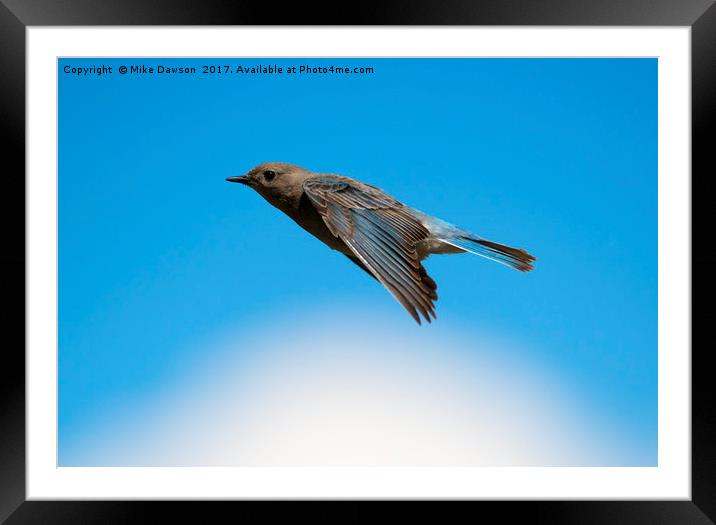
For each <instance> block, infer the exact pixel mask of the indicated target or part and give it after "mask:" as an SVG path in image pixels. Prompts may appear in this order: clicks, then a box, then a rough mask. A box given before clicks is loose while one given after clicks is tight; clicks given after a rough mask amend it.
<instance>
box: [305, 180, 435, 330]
mask: <svg viewBox="0 0 716 525" xmlns="http://www.w3.org/2000/svg"><path fill="white" fill-rule="evenodd" d="M303 189H304V191H305V193H306V195H307V196H308V198H309V199H310V201H311V203H312V204H313V205H314V207H315V208H316V210H318V212H319V214H320V215H321V217H322V218H323V221H324V222H325V223H326V226H327V227H328V229H329V230H330V232H331V233H332V234H333V235H335V236H336V237H338V238H340V239H341V240H342V241H343V242H344V243H345V244H346V245H347V246H348V247H349V248H350V250H351V251H352V252H353V254H354V255H355V256H356V257H357V258H358V259H359V260H360V261H361V262H362V263H363V264H364V265H365V266H366V268H367V269H368V271H369V272H370V273H371V274H373V276H375V278H376V279H378V281H380V282H381V283H382V284H383V286H385V288H386V289H387V290H388V291H389V292H390V293H391V294H392V295H393V297H395V299H396V300H397V301H398V302H399V303H400V304H401V305H403V307H404V308H405V309H406V310H407V311H408V313H410V315H411V316H412V317H413V318H414V319H415V320H416V321H417V322H418V323H420V320H421V316H422V317H423V318H424V319H425V320H426V321H428V322H430V321H431V319H432V318H435V306H434V304H433V301H435V300H437V293H436V289H437V285H436V284H435V281H433V280H432V279H431V278H430V276H428V274H427V272H426V271H425V268H423V266H422V264H420V259H419V256H418V254H417V250H416V244H417V243H418V242H420V241H422V240H425V239H427V238H428V237H429V235H430V233H429V232H428V230H427V229H426V228H425V226H423V224H422V223H421V222H420V221H419V220H418V219H417V218H416V217H414V216H413V215H411V214H410V213H409V212H408V211H407V210H406V209H405V207H404V206H403V205H402V204H401V203H400V202H398V201H397V200H395V199H394V198H393V197H391V196H390V195H387V194H386V193H384V192H383V191H382V190H380V189H378V188H376V187H374V186H369V185H367V184H363V183H361V182H358V181H355V180H352V179H349V178H347V177H340V176H338V175H321V176H318V177H312V178H310V179H308V180H306V181H305V182H304V184H303Z"/></svg>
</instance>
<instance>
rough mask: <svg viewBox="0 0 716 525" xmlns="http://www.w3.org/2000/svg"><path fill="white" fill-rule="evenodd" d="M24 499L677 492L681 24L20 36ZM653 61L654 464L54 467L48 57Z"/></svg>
mask: <svg viewBox="0 0 716 525" xmlns="http://www.w3.org/2000/svg"><path fill="white" fill-rule="evenodd" d="M27 43H28V47H27V49H28V54H27V97H28V99H27V100H28V102H27V123H28V124H27V125H28V129H27V137H28V147H27V199H28V201H27V235H28V237H27V254H26V255H27V261H28V266H27V270H28V274H27V275H28V279H27V374H28V377H27V403H28V414H27V445H28V446H27V452H28V455H27V473H28V476H27V483H28V486H27V497H28V499H30V500H37V499H93V498H94V499H113V498H115V499H186V498H194V499H236V498H246V499H257V498H282V499H286V498H321V499H326V498H370V499H378V498H401V499H406V498H456V499H457V498H459V499H650V498H653V499H690V495H691V487H690V413H691V407H690V364H691V357H690V286H691V281H690V263H691V261H690V253H691V246H690V238H691V235H690V169H691V168H690V148H691V142H690V129H691V122H690V110H691V108H690V88H691V86H690V74H691V72H690V29H689V28H604V27H589V28H566V27H564V28H496V27H490V28H480V27H470V28H465V27H457V28H449V29H448V28H409V27H401V28H387V27H384V28H363V27H361V28H340V29H338V28H229V27H212V28H171V29H168V28H150V27H143V28H136V27H132V28H117V27H113V28H60V27H57V28H52V27H41V28H39V27H35V28H33V27H31V28H28V32H27ZM60 56H75V57H79V56H83V57H84V56H97V57H104V56H106V57H110V56H116V57H129V56H137V57H146V56H154V57H164V56H166V57H172V56H175V57H191V56H211V57H215V56H216V57H218V56H231V57H241V56H248V57H272V56H281V57H287V56H292V57H383V56H391V57H410V56H413V57H414V56H425V57H435V56H472V57H477V56H480V57H490V56H501V57H507V56H522V57H524V56H554V57H559V56H580V57H594V56H599V57H605V56H609V57H616V56H630V57H644V56H649V57H658V58H659V74H658V78H659V119H658V123H659V124H658V125H659V139H658V140H659V250H658V251H659V309H658V311H659V360H658V366H659V394H658V401H659V411H658V414H659V416H658V417H659V425H658V428H659V463H658V467H650V468H645V467H632V468H623V467H598V468H582V467H579V468H577V467H551V468H542V467H539V468H537V467H530V468H522V467H457V468H452V467H451V468H443V467H429V468H418V467H409V468H377V467H355V468H338V467H324V468H303V467H287V468H277V467H271V468H259V467H244V468H241V467H210V468H180V467H169V468H159V467H153V468H99V467H92V468H79V467H66V468H58V467H57V453H56V451H57V160H56V159H57V98H56V93H57V57H60Z"/></svg>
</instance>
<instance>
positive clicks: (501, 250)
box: [440, 235, 537, 272]
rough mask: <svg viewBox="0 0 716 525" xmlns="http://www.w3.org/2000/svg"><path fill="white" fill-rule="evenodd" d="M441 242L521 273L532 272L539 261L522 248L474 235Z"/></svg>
mask: <svg viewBox="0 0 716 525" xmlns="http://www.w3.org/2000/svg"><path fill="white" fill-rule="evenodd" d="M440 240H441V241H443V242H446V243H448V244H451V245H452V246H455V247H457V248H461V249H463V250H465V251H467V252H470V253H474V254H475V255H481V256H482V257H487V258H488V259H491V260H493V261H497V262H499V263H502V264H506V265H507V266H511V267H512V268H515V269H516V270H519V271H521V272H529V271H531V270H532V269H533V268H534V267H533V266H532V263H533V262H534V261H536V260H537V259H536V258H535V257H534V256H532V255H530V254H529V253H527V252H526V251H525V250H523V249H521V248H513V247H511V246H506V245H504V244H498V243H496V242H492V241H488V240H487V239H481V238H479V237H476V236H473V235H455V236H450V238H448V239H440Z"/></svg>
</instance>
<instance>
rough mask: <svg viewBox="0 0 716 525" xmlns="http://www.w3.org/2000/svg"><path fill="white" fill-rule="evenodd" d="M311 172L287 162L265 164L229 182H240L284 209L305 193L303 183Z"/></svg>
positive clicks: (229, 179) (230, 178)
mask: <svg viewBox="0 0 716 525" xmlns="http://www.w3.org/2000/svg"><path fill="white" fill-rule="evenodd" d="M310 173H311V172H310V171H308V170H305V169H303V168H300V167H298V166H294V165H293V164H288V163H286V162H265V163H264V164H259V165H258V166H256V167H255V168H253V169H252V170H250V171H249V172H248V173H246V175H243V176H239V177H229V178H227V179H226V180H228V181H229V182H238V183H240V184H243V185H244V186H249V187H250V188H253V189H254V190H256V191H257V192H258V193H259V194H260V195H261V196H262V197H263V198H264V199H266V200H267V201H269V203H271V204H273V205H274V206H277V207H279V208H283V207H285V206H286V205H290V204H291V203H292V202H293V201H296V202H297V201H298V200H299V199H300V197H301V194H302V193H303V181H305V180H306V178H307V177H308V176H309V175H310Z"/></svg>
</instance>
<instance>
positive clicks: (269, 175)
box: [264, 170, 276, 182]
mask: <svg viewBox="0 0 716 525" xmlns="http://www.w3.org/2000/svg"><path fill="white" fill-rule="evenodd" d="M275 176H276V172H275V171H273V170H266V171H264V179H266V181H268V182H271V181H272V180H273V179H274V177H275Z"/></svg>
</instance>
